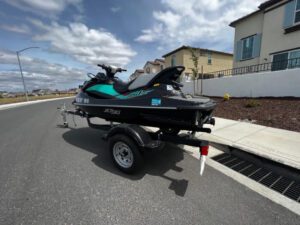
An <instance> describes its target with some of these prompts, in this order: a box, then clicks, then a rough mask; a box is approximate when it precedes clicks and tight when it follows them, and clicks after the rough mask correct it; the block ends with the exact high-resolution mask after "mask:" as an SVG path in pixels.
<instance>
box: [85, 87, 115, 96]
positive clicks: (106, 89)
mask: <svg viewBox="0 0 300 225" xmlns="http://www.w3.org/2000/svg"><path fill="white" fill-rule="evenodd" d="M86 90H87V91H97V92H101V93H104V94H107V95H112V96H117V95H120V93H118V92H116V91H115V89H114V87H113V85H111V84H96V85H94V86H92V87H89V88H88V89H86Z"/></svg>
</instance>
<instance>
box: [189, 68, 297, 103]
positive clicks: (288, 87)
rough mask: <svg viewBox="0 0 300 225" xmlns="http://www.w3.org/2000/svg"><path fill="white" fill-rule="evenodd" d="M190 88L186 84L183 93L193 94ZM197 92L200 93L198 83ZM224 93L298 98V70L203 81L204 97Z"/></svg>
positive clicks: (233, 95) (242, 95) (235, 95)
mask: <svg viewBox="0 0 300 225" xmlns="http://www.w3.org/2000/svg"><path fill="white" fill-rule="evenodd" d="M184 85H186V84H184ZM191 87H193V86H192V85H191V84H187V86H186V87H185V88H184V89H183V91H184V92H185V93H189V94H193V93H194V89H193V88H191ZM197 90H198V92H199V93H201V87H200V82H199V85H198V88H197ZM225 93H229V94H230V95H231V96H232V97H267V96H272V97H284V96H293V97H300V69H289V70H282V71H275V72H264V73H252V74H245V75H237V76H230V77H223V78H215V79H208V80H203V94H204V95H207V96H224V94H225Z"/></svg>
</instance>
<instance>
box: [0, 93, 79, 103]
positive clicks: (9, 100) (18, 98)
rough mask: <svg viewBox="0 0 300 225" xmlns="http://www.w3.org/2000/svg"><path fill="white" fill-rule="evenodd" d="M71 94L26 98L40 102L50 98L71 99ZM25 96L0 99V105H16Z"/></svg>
mask: <svg viewBox="0 0 300 225" xmlns="http://www.w3.org/2000/svg"><path fill="white" fill-rule="evenodd" d="M71 96H74V95H73V94H61V95H41V96H28V98H29V101H34V100H41V99H51V98H63V97H71ZM25 101H26V98H25V96H22V97H15V98H0V105H3V104H9V103H16V102H25Z"/></svg>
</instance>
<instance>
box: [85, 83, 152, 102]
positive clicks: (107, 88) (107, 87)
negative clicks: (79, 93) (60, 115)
mask: <svg viewBox="0 0 300 225" xmlns="http://www.w3.org/2000/svg"><path fill="white" fill-rule="evenodd" d="M87 91H97V92H100V93H104V94H107V95H112V96H114V97H116V98H119V99H129V98H134V97H138V96H143V95H146V94H148V93H149V92H152V91H153V89H150V90H137V91H134V92H130V93H129V94H125V95H122V94H120V93H118V92H117V91H116V90H115V89H114V87H113V85H111V84H97V85H94V86H92V87H89V88H88V89H87Z"/></svg>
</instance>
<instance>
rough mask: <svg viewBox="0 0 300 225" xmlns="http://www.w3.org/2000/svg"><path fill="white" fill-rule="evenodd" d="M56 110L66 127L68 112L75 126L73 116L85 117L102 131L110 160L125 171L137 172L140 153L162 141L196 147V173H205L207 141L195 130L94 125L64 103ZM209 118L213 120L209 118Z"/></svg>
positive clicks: (89, 118)
mask: <svg viewBox="0 0 300 225" xmlns="http://www.w3.org/2000/svg"><path fill="white" fill-rule="evenodd" d="M58 109H59V110H60V113H61V116H62V119H63V127H65V128H67V127H68V126H69V124H68V121H67V115H73V122H74V125H75V126H77V125H76V123H75V119H74V116H80V117H82V118H86V120H87V123H88V126H89V127H91V128H94V129H98V130H101V131H104V135H103V136H102V138H103V139H104V140H106V141H107V142H108V145H109V150H110V153H111V157H112V160H113V162H114V164H115V165H116V166H117V167H118V168H119V169H120V170H121V171H123V172H125V173H128V174H132V173H134V172H137V171H138V170H139V169H140V167H142V165H143V158H142V155H143V152H145V151H155V150H159V149H162V148H163V146H164V144H165V142H169V143H173V144H181V145H188V146H193V147H198V148H199V154H200V160H199V161H200V172H199V174H200V175H201V176H202V174H203V172H204V168H205V161H206V157H207V155H208V150H209V142H208V141H205V140H201V139H199V138H197V137H196V136H195V134H196V132H188V133H180V134H172V133H167V132H164V131H162V130H158V131H156V132H154V131H150V130H149V129H147V128H145V127H142V126H139V125H136V124H125V123H121V124H114V123H112V122H110V124H94V123H92V122H91V118H93V117H92V116H90V115H88V114H86V113H85V112H83V111H81V110H79V109H76V108H75V110H68V109H67V108H66V104H63V106H62V107H59V108H58ZM212 120H214V119H213V118H212ZM213 122H214V121H213ZM203 131H204V132H208V133H210V131H211V130H210V129H209V128H204V129H203Z"/></svg>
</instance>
